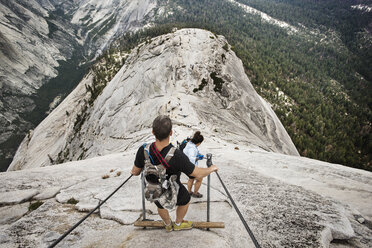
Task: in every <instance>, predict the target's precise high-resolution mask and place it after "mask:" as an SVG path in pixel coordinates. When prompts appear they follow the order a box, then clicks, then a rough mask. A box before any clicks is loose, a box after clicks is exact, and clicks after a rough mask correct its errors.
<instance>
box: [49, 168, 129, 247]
mask: <svg viewBox="0 0 372 248" xmlns="http://www.w3.org/2000/svg"><path fill="white" fill-rule="evenodd" d="M132 176H133V174H131V175H130V176H129V177H128V178H127V179H126V180H125V181H124V182H123V183H122V184H121V185H120V186H119V187H118V188H117V189H116V190H115V191H114V192H112V193H111V194H110V195H109V196H108V197H107V198H106V199H105V200H103V201H102V202H101V203H100V204H98V206H97V207H96V208H95V209H93V210H92V211H90V212H89V214H87V215H86V216H85V217H84V218H82V219H81V220H80V221H79V222H78V223H76V224H75V225H74V226H73V227H71V228H70V229H69V230H68V231H67V232H65V233H64V234H63V235H62V236H61V237H59V238H58V239H57V240H56V241H54V243H53V244H51V245H50V246H48V248H52V247H55V246H56V245H57V244H58V243H59V242H61V240H62V239H64V238H65V237H66V236H67V235H68V234H69V233H70V232H72V231H73V230H74V229H75V228H76V227H78V226H79V225H80V224H81V223H82V222H83V221H84V220H85V219H87V218H88V217H89V216H90V215H91V214H92V213H93V212H94V211H96V210H97V209H98V208H99V207H101V206H102V205H103V204H104V203H105V202H106V201H107V200H108V199H109V198H110V197H111V196H113V195H114V194H115V193H116V192H117V191H118V190H119V189H120V188H121V187H123V185H124V184H125V183H126V182H128V180H129V179H130V178H131V177H132Z"/></svg>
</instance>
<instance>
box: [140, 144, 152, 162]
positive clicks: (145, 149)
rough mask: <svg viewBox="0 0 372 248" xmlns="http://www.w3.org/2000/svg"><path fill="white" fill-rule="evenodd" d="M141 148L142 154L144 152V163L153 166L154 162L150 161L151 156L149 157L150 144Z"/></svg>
mask: <svg viewBox="0 0 372 248" xmlns="http://www.w3.org/2000/svg"><path fill="white" fill-rule="evenodd" d="M142 146H143V148H144V149H143V152H144V155H145V161H149V160H150V161H151V164H154V160H153V159H152V157H151V155H150V152H149V151H150V150H149V149H150V146H151V144H146V143H145V144H143V145H142Z"/></svg>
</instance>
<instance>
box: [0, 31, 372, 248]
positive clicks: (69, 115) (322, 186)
mask: <svg viewBox="0 0 372 248" xmlns="http://www.w3.org/2000/svg"><path fill="white" fill-rule="evenodd" d="M94 77H95V75H94V72H93V71H92V72H90V73H88V74H87V75H86V77H85V78H84V79H83V80H82V81H81V83H80V84H79V85H78V86H77V87H76V88H75V90H74V91H73V92H72V93H71V94H70V95H69V96H68V97H67V98H66V99H65V100H64V101H63V102H62V103H61V104H60V105H59V106H58V107H57V108H56V109H55V110H54V111H53V112H52V113H51V114H50V115H49V116H48V117H47V118H46V119H45V120H44V121H43V122H42V123H41V124H40V125H39V126H38V127H37V128H35V130H33V131H31V132H30V133H29V134H28V135H27V137H26V138H25V139H24V140H23V142H22V144H21V146H20V148H19V149H18V151H17V154H16V156H15V158H14V161H13V163H12V164H11V167H10V168H9V171H8V172H6V173H0V186H1V187H0V247H47V246H48V245H50V244H51V243H52V242H53V241H55V240H56V239H57V238H58V237H59V236H60V235H62V234H63V233H64V232H65V231H66V230H68V229H69V228H70V227H72V226H73V225H74V224H75V223H76V222H78V221H79V219H81V218H82V217H84V215H85V214H86V212H88V211H91V210H93V209H94V208H95V207H96V206H97V204H98V203H99V202H101V201H102V200H104V199H105V198H106V197H107V196H108V195H109V194H110V193H111V192H112V191H114V190H115V189H116V188H117V187H118V186H119V185H120V184H121V183H122V182H123V181H124V180H125V179H126V178H127V177H128V176H129V175H130V169H131V168H132V166H133V161H134V157H135V153H136V151H137V149H138V147H139V146H140V145H141V144H143V143H146V142H152V141H153V136H152V134H151V125H152V121H153V119H154V118H155V117H156V116H157V115H159V114H167V115H169V116H170V117H171V118H172V120H173V124H174V125H173V136H172V137H171V142H172V143H173V144H176V143H177V141H181V140H182V139H184V138H185V137H187V136H190V135H192V134H193V133H194V132H195V131H196V130H200V131H201V132H202V134H203V135H204V137H205V141H204V142H203V143H202V145H201V146H200V147H199V148H200V152H201V153H202V154H206V153H212V154H213V162H214V163H215V164H216V165H217V166H218V167H219V175H220V176H221V178H222V180H223V181H224V183H225V184H226V186H227V188H228V189H229V191H230V193H231V195H232V197H233V199H234V200H235V201H236V204H237V206H238V208H239V209H240V211H241V212H242V215H243V217H244V219H245V220H246V221H247V223H248V225H249V226H250V228H251V229H252V232H253V233H254V235H255V237H256V238H257V241H258V243H259V244H260V245H261V246H262V247H371V246H372V239H371V237H372V222H371V221H372V212H371V208H370V206H371V205H372V200H371V199H372V184H371V179H372V173H371V172H367V171H362V170H358V169H352V168H348V167H344V166H341V165H337V164H330V163H325V162H320V161H317V160H312V159H307V158H303V157H300V156H299V155H298V152H297V150H296V148H295V146H294V145H293V143H292V141H291V139H290V138H289V136H288V134H287V132H286V131H285V129H284V128H283V126H282V124H281V123H280V121H279V120H278V118H277V117H276V115H275V113H274V112H273V111H272V109H271V107H270V105H269V104H268V103H267V102H266V101H264V100H263V99H262V98H261V97H260V96H259V95H258V94H257V93H256V92H255V90H254V88H253V87H252V85H251V83H250V81H249V79H248V77H247V76H246V74H245V73H244V68H243V66H242V62H241V61H240V60H239V59H238V58H237V57H236V55H235V53H234V52H233V51H232V50H231V47H230V45H229V44H228V43H227V42H226V39H225V38H224V37H223V36H216V35H215V34H213V33H211V32H208V31H205V30H200V29H181V30H175V31H174V32H173V33H169V34H166V35H163V36H159V37H157V38H153V39H151V40H149V39H148V40H146V41H144V42H143V43H142V44H140V45H139V46H138V47H136V48H134V49H133V50H132V51H131V53H130V54H128V55H127V57H126V62H125V64H124V66H123V67H122V68H121V69H120V71H119V72H118V73H117V74H116V75H115V77H114V78H113V79H112V80H111V81H110V82H108V83H107V85H106V87H104V88H103V89H102V91H99V92H97V89H98V87H97V85H95V83H96V82H95V80H94ZM200 164H201V166H205V165H204V163H203V162H201V163H200ZM181 181H182V182H183V183H186V182H187V177H186V176H184V175H183V176H182V178H181ZM211 182H212V183H211V221H222V222H224V223H225V228H224V229H212V230H211V231H207V230H200V229H192V230H190V231H183V232H172V233H167V232H165V230H163V229H146V230H144V229H142V228H137V227H134V226H133V223H134V222H135V221H136V220H138V219H141V216H142V202H141V187H140V185H141V184H140V183H141V182H140V178H139V177H133V178H131V179H130V180H129V181H128V183H127V184H125V185H124V187H123V188H122V189H120V190H119V191H118V192H117V193H116V194H115V195H114V196H113V197H112V198H110V200H108V201H107V202H106V203H105V204H104V205H103V206H102V207H101V208H100V209H98V210H97V212H96V213H95V214H93V215H92V216H91V217H89V218H88V219H87V220H86V221H85V222H83V223H82V224H81V225H80V226H79V227H78V228H77V229H75V230H74V231H73V232H72V233H71V234H70V235H68V236H67V237H66V238H65V239H64V240H63V241H62V242H61V243H60V244H59V247H153V246H154V244H159V246H160V245H161V246H162V247H175V246H177V247H254V246H253V243H252V241H251V239H250V238H249V235H248V233H247V232H246V230H245V229H244V226H243V224H242V223H241V221H240V219H239V217H238V215H237V213H236V212H235V211H234V208H233V207H232V203H231V202H230V200H229V198H228V197H227V195H226V193H225V191H224V189H223V187H222V186H221V183H220V182H219V180H218V178H217V177H216V176H215V175H214V174H212V176H211ZM205 183H206V180H204V182H203V185H202V188H201V193H202V194H203V195H204V197H203V198H200V199H196V198H193V199H192V202H191V205H190V208H189V211H188V213H187V215H186V219H187V220H193V221H205V220H206V185H205ZM146 210H147V212H146V213H147V218H149V219H155V220H158V219H160V217H159V216H158V215H157V214H156V207H155V205H154V204H150V203H149V202H146ZM171 216H172V218H173V219H174V218H175V212H174V211H173V212H171Z"/></svg>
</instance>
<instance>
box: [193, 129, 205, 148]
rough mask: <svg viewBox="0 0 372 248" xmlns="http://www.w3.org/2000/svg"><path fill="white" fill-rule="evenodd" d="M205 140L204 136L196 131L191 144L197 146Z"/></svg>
mask: <svg viewBox="0 0 372 248" xmlns="http://www.w3.org/2000/svg"><path fill="white" fill-rule="evenodd" d="M203 140H204V137H203V135H201V134H200V131H196V132H195V134H194V136H193V137H192V139H191V142H192V143H194V144H195V145H196V144H199V143H202V142H203Z"/></svg>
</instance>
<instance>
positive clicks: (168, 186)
mask: <svg viewBox="0 0 372 248" xmlns="http://www.w3.org/2000/svg"><path fill="white" fill-rule="evenodd" d="M149 149H151V144H144V155H145V167H144V172H143V176H144V177H145V198H146V200H148V201H150V202H154V201H158V202H159V204H160V205H161V206H162V207H164V208H167V209H173V208H174V207H175V206H176V203H177V195H178V190H179V185H178V183H177V182H176V179H177V175H172V176H170V178H169V179H167V176H168V175H167V174H166V172H167V168H166V167H165V166H169V165H168V163H169V161H170V159H171V158H172V157H173V156H174V152H175V151H176V148H175V147H172V148H171V149H170V150H169V152H168V153H167V155H166V156H165V158H162V157H161V159H162V160H163V162H161V164H159V165H154V164H153V163H152V160H153V159H152V157H151V156H150V150H149ZM152 149H153V148H152ZM154 152H155V153H157V151H154ZM157 156H161V155H160V153H158V154H157ZM164 161H165V162H166V163H164ZM164 164H165V165H164Z"/></svg>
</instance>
